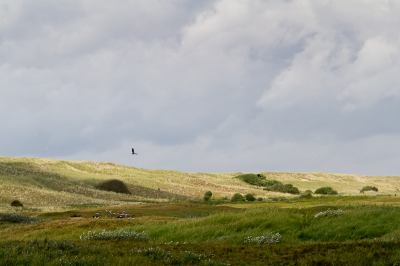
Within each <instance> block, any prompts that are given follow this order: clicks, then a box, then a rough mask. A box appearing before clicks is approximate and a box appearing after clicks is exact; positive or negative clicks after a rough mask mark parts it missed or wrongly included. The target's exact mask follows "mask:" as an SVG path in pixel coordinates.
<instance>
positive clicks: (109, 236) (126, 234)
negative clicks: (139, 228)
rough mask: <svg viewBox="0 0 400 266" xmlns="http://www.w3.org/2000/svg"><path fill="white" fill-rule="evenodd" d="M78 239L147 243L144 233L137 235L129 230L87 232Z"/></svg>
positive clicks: (147, 237) (146, 235)
mask: <svg viewBox="0 0 400 266" xmlns="http://www.w3.org/2000/svg"><path fill="white" fill-rule="evenodd" d="M79 239H81V240H131V241H136V242H147V241H149V235H148V234H147V233H145V232H142V233H137V232H136V231H132V230H129V229H121V230H118V231H108V232H107V231H106V229H104V230H103V231H101V232H96V231H89V232H87V234H85V233H83V234H82V235H81V236H80V237H79Z"/></svg>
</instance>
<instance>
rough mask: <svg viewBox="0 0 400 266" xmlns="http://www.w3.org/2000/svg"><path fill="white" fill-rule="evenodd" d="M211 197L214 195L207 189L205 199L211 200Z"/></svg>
mask: <svg viewBox="0 0 400 266" xmlns="http://www.w3.org/2000/svg"><path fill="white" fill-rule="evenodd" d="M211 197H212V192H211V191H207V192H206V193H204V197H203V199H204V201H210V199H211Z"/></svg>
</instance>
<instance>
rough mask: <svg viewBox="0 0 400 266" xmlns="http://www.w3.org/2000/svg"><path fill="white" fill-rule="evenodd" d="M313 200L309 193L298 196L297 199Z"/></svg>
mask: <svg viewBox="0 0 400 266" xmlns="http://www.w3.org/2000/svg"><path fill="white" fill-rule="evenodd" d="M311 198H313V195H312V194H311V192H305V193H304V194H302V195H300V197H299V199H311Z"/></svg>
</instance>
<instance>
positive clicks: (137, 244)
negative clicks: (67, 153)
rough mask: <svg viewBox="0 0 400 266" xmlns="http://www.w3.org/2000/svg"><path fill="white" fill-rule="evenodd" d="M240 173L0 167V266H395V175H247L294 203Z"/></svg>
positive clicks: (399, 257) (398, 252)
mask: <svg viewBox="0 0 400 266" xmlns="http://www.w3.org/2000/svg"><path fill="white" fill-rule="evenodd" d="M240 174H242V173H218V174H210V173H182V172H178V171H167V170H148V169H140V168H134V167H127V166H123V165H118V164H113V163H105V162H103V163H95V162H76V161H64V160H53V159H38V158H9V157H0V192H1V193H0V265H400V208H399V206H400V192H399V191H398V189H399V188H400V178H399V177H395V176H390V177H388V176H386V177H382V176H359V175H344V174H327V173H287V172H262V173H258V174H261V175H263V176H265V177H266V178H267V179H268V180H277V181H280V182H281V183H283V184H293V185H294V186H295V187H297V188H298V189H299V190H300V192H301V193H300V194H298V195H295V194H285V193H279V192H274V191H267V190H264V189H263V187H258V186H254V185H250V184H248V183H245V182H243V181H242V180H240V179H237V178H234V177H235V176H238V175H240ZM115 179H116V180H119V181H122V182H123V183H124V184H125V185H126V187H127V189H128V190H129V193H116V192H113V191H108V190H104V189H100V188H99V187H100V186H99V184H101V183H102V182H104V181H107V180H115ZM327 186H329V187H332V188H333V189H334V190H336V191H337V192H338V194H337V195H319V194H315V193H311V194H310V193H308V196H307V197H305V195H307V193H305V191H306V190H311V191H312V192H314V191H315V190H316V189H318V188H321V187H327ZM366 186H371V187H376V188H378V191H365V192H364V193H360V190H361V189H362V188H363V187H366ZM207 191H211V192H212V197H211V199H210V200H208V201H204V200H203V196H204V194H205V193H206V192H207ZM235 193H241V194H243V195H245V194H252V195H254V197H255V198H256V199H257V200H255V201H240V202H231V200H230V199H231V198H232V196H233V195H234V194H235ZM310 195H311V196H310ZM14 200H18V201H19V202H20V203H22V205H23V206H19V207H17V206H11V202H12V201H14ZM118 217H120V218H118Z"/></svg>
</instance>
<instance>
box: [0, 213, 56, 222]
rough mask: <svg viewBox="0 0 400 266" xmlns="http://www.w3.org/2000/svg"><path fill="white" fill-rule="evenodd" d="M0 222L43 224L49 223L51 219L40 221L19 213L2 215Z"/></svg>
mask: <svg viewBox="0 0 400 266" xmlns="http://www.w3.org/2000/svg"><path fill="white" fill-rule="evenodd" d="M0 221H2V222H10V223H17V224H19V223H23V224H36V223H41V222H49V221H51V219H40V218H37V217H31V216H26V215H22V214H18V213H6V214H3V215H0Z"/></svg>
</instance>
